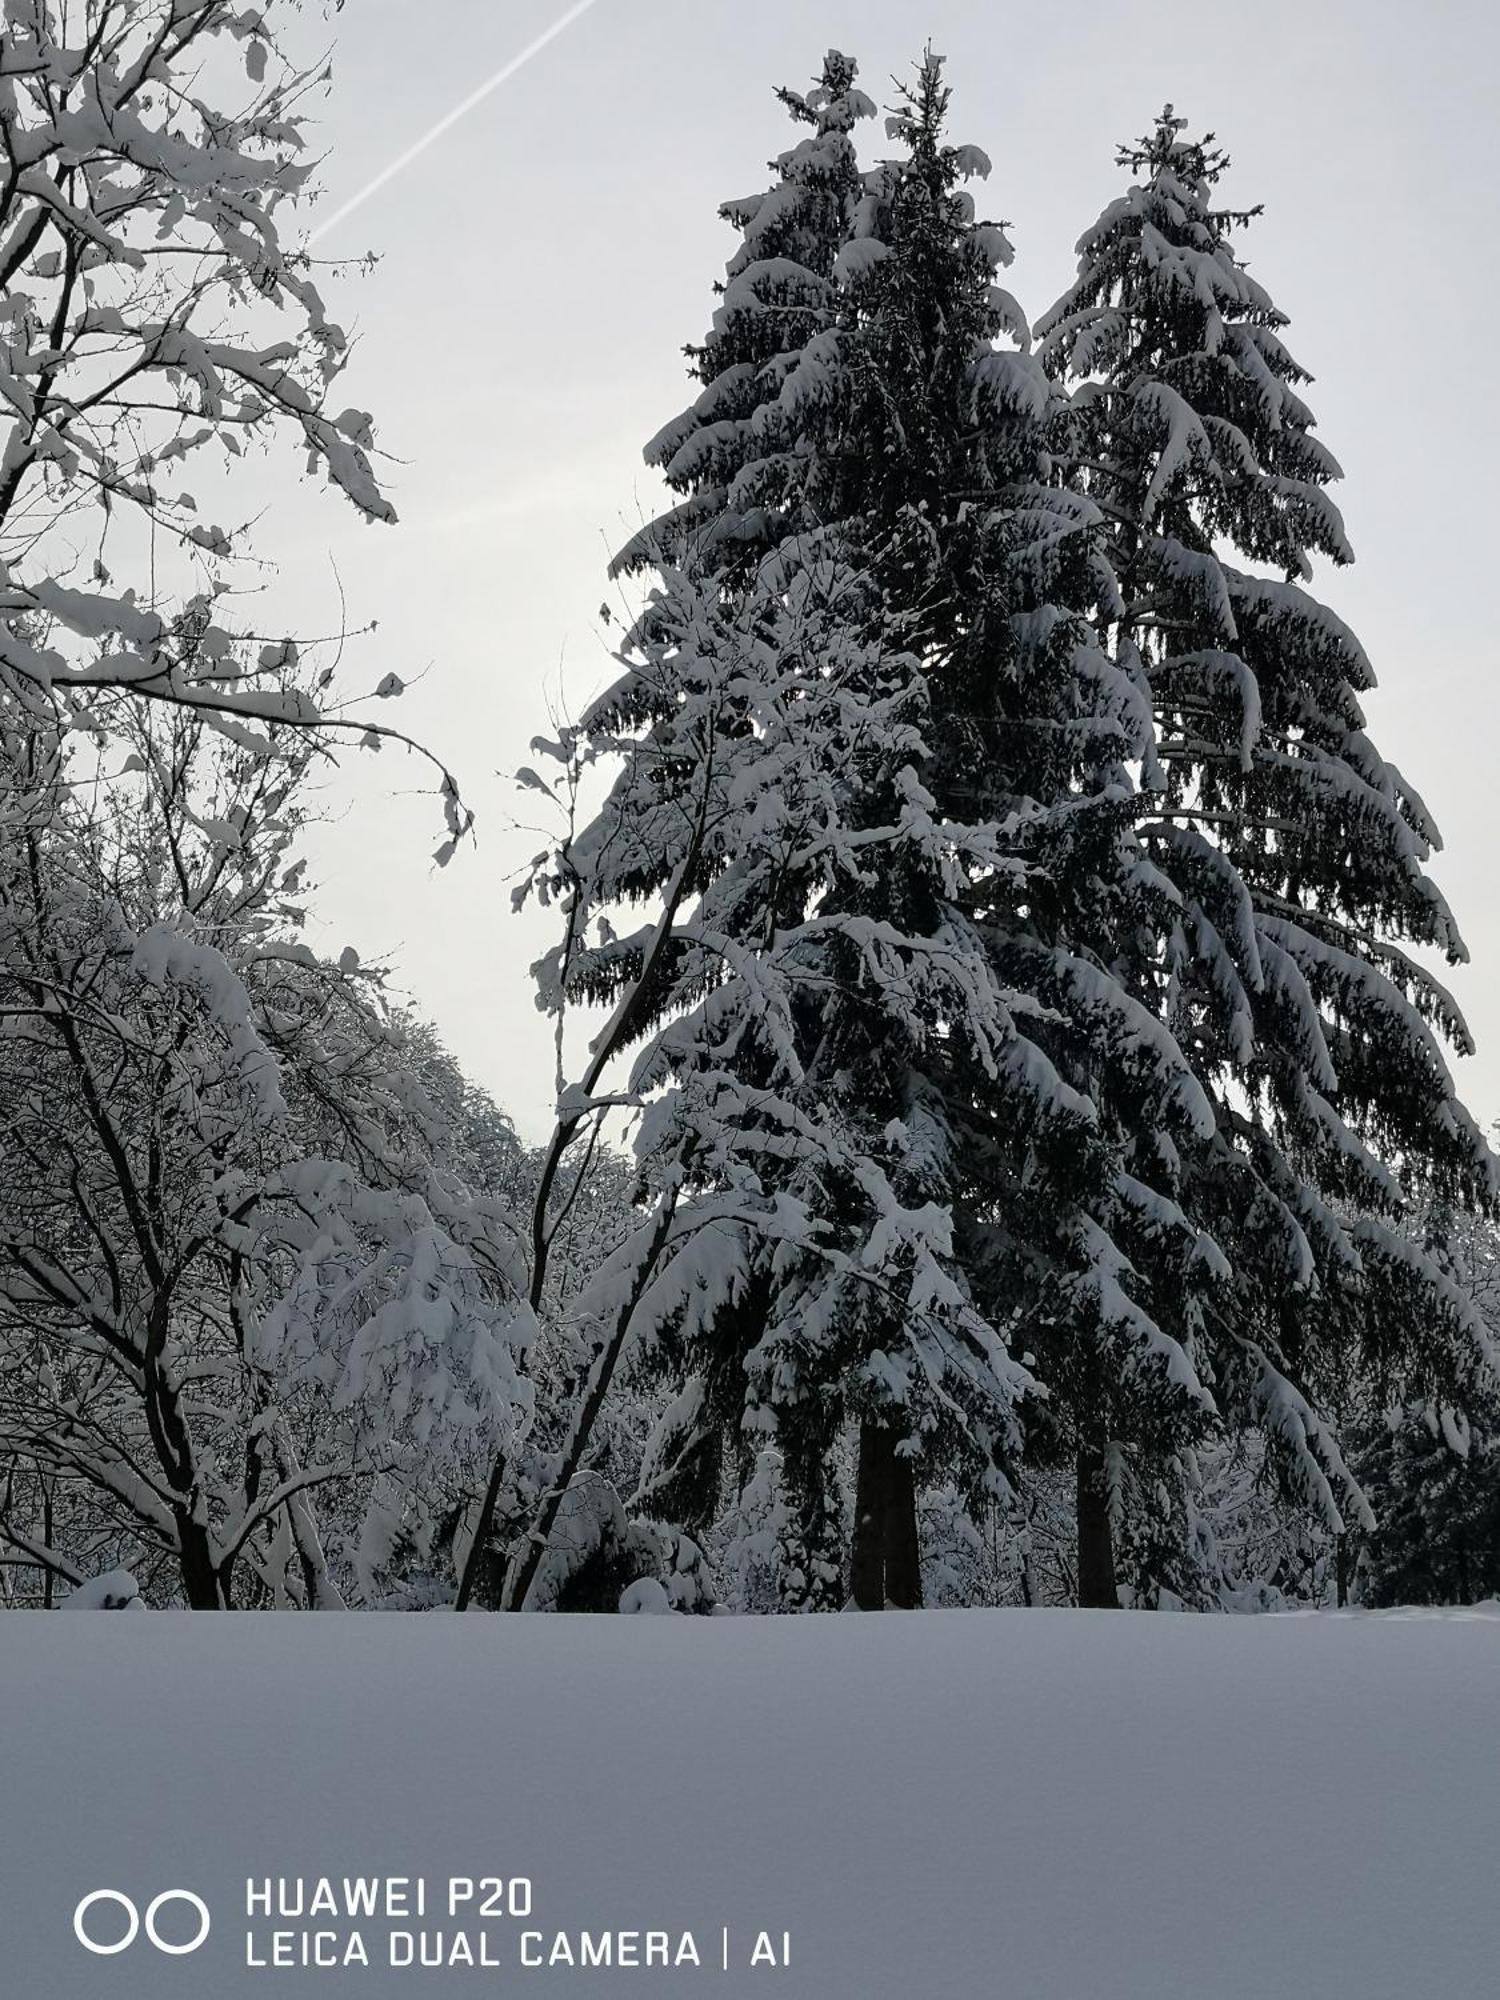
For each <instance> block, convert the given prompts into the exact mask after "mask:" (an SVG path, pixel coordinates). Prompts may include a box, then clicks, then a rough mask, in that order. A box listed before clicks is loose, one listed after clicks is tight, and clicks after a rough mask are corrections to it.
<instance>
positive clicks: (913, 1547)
mask: <svg viewBox="0 0 1500 2000" xmlns="http://www.w3.org/2000/svg"><path fill="white" fill-rule="evenodd" d="M885 1594H886V1600H887V1602H888V1603H890V1604H893V1605H895V1606H896V1608H897V1609H898V1610H899V1611H916V1610H918V1609H919V1608H920V1607H921V1603H922V1558H921V1553H920V1550H919V1548H918V1544H917V1485H916V1480H915V1479H914V1478H913V1477H912V1469H911V1460H910V1459H909V1458H904V1457H903V1456H902V1455H901V1453H899V1452H896V1451H893V1452H892V1454H891V1465H890V1479H889V1483H888V1485H887V1487H886V1503H885Z"/></svg>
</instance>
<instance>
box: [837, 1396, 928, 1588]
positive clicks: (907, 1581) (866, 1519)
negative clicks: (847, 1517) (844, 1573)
mask: <svg viewBox="0 0 1500 2000" xmlns="http://www.w3.org/2000/svg"><path fill="white" fill-rule="evenodd" d="M897 1442H898V1440H897V1437H896V1433H895V1432H894V1431H890V1430H887V1429H886V1428H885V1426H884V1425H883V1424H861V1425H860V1427H859V1473H858V1478H857V1481H856V1484H855V1489H854V1546H853V1549H852V1551H851V1555H850V1563H849V1591H850V1595H851V1596H852V1597H853V1599H854V1603H855V1606H856V1608H857V1609H858V1610H860V1611H883V1610H884V1609H885V1607H886V1605H887V1604H890V1605H894V1606H895V1607H896V1608H897V1609H898V1610H901V1611H915V1610H916V1609H917V1608H918V1606H919V1605H920V1604H921V1602H922V1563H921V1556H920V1553H919V1549H918V1543H917V1488H916V1481H915V1480H914V1478H913V1477H912V1469H911V1460H910V1459H909V1458H904V1457H903V1456H902V1455H901V1453H899V1452H898V1451H897V1449H896V1445H897Z"/></svg>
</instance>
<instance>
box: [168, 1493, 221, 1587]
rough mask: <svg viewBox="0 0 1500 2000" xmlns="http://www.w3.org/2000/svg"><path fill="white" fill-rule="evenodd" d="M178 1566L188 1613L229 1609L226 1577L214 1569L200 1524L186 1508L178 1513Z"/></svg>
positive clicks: (205, 1536)
mask: <svg viewBox="0 0 1500 2000" xmlns="http://www.w3.org/2000/svg"><path fill="white" fill-rule="evenodd" d="M177 1535H178V1543H179V1548H178V1557H177V1567H178V1569H179V1571H180V1573H181V1576H182V1589H183V1595H184V1596H185V1597H186V1598H187V1601H188V1609H189V1610H190V1611H223V1610H225V1609H226V1608H227V1606H228V1601H229V1592H228V1584H227V1578H225V1577H224V1576H223V1575H221V1573H220V1571H218V1570H217V1569H215V1567H214V1559H213V1552H212V1550H211V1549H210V1547H209V1541H208V1535H207V1532H206V1531H205V1529H204V1527H203V1525H202V1523H201V1522H199V1521H195V1520H194V1519H193V1517H192V1515H191V1514H189V1513H188V1512H187V1511H186V1510H185V1509H180V1510H179V1511H178V1514H177Z"/></svg>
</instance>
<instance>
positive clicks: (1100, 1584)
mask: <svg viewBox="0 0 1500 2000" xmlns="http://www.w3.org/2000/svg"><path fill="white" fill-rule="evenodd" d="M1078 1602H1079V1604H1080V1605H1081V1606H1083V1607H1084V1608H1085V1609H1088V1610H1092V1611H1117V1610H1118V1609H1119V1605H1120V1596H1119V1591H1118V1588H1117V1586H1116V1583H1115V1544H1114V1535H1113V1533H1112V1532H1111V1529H1110V1524H1109V1489H1108V1486H1107V1484H1106V1482H1105V1472H1104V1447H1103V1445H1102V1443H1095V1442H1093V1440H1091V1439H1090V1440H1085V1441H1081V1442H1080V1444H1079V1447H1078Z"/></svg>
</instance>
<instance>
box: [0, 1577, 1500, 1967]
mask: <svg viewBox="0 0 1500 2000" xmlns="http://www.w3.org/2000/svg"><path fill="white" fill-rule="evenodd" d="M0 1700H3V1744H4V1749H3V1753H0V1754H3V1771H0V1963H3V1972H4V1979H3V1987H4V1990H5V1991H6V1992H7V1993H15V1994H17V1995H25V1996H27V2000H75V1996H76V2000H89V1996H94V1995H99V1996H109V2000H148V1996H149V2000H172V1996H175V1995H179V1994H180V1995H184V1996H185V1995H193V1996H194V2000H234V1996H238V1995H241V1994H258V1995H261V1996H265V1995H267V1994H276V1993H285V1994H288V1995H297V1996H300V1995H303V1994H309V1995H312V1994H319V1993H328V1994H348V1995H363V1994H368V1995H380V1996H385V1995H390V1994H396V1993H402V1994H407V1993H411V1992H417V1993H423V1992H431V1993H434V1994H438V1995H448V1994H453V1995H458V1994H465V1993H497V1994H498V1993H509V1992H512V1991H516V1990H519V1991H522V1992H534V1993H537V1994H540V1995H555V1996H565V1995H575V1994H580V1995H581V1994H590V1995H604V1994H617V1993H618V1994H646V1993H649V1994H653V1995H654V1994H658V1993H661V1994H678V1993H681V1994H691V1993H699V1992H702V1993H704V1994H705V1995H707V1996H712V2000H719V1996H729V1995H740V1994H746V1995H753V1994H761V1995H765V1996H770V1995H773V1994H776V1993H780V1994H783V1995H787V1996H791V1995H796V1996H799V2000H800V1996H807V2000H813V1997H814V1996H816V2000H970V1996H973V1997H974V2000H979V1996H984V2000H1086V1996H1087V2000H1096V1997H1097V2000H1175V1997H1176V1996H1183V2000H1188V1997H1189V1996H1191V2000H1252V1996H1253V2000H1268V1996H1281V1995H1299V1996H1300V1995H1308V1994H1311V1995H1316V1996H1318V2000H1337V1996H1349V2000H1398V1996H1399V2000H1414V1996H1421V2000H1428V1996H1432V2000H1467V1996H1470V1995H1474V1996H1479V1995H1482V1994H1487V1993H1490V1992H1493V1991H1494V1990H1495V1985H1496V1980H1497V1978H1500V1973H1497V1969H1496V1965H1497V1962H1496V1955H1495V1945H1494V1927H1493V1919H1494V1910H1495V1907H1496V1902H1497V1888H1500V1714H1497V1710H1500V1616H1495V1615H1493V1614H1491V1613H1486V1612H1475V1613H1468V1614H1463V1613H1450V1614H1433V1615H1419V1614H1410V1615H1406V1614H1395V1615H1387V1616H1384V1617H1361V1616H1357V1615H1351V1616H1330V1615H1308V1616H1286V1617H1265V1618H1208V1617H1169V1616H1161V1615H1158V1616H1152V1615H1128V1614H1120V1615H1118V1616H1115V1615H1107V1614H1102V1613H1080V1612H998V1613H987V1612H968V1613H961V1612H955V1613H936V1612H934V1613H927V1614H918V1615H911V1614H907V1615H904V1616H903V1615H901V1614H890V1615H887V1616H883V1617H859V1616H847V1617H833V1618H807V1619H761V1620H749V1619H727V1618H726V1619H702V1620H694V1619H679V1618H596V1619H565V1618H514V1619H511V1618H493V1617H482V1616H473V1617H468V1618H456V1617H452V1616H447V1615H441V1614H431V1615H428V1616H422V1617H417V1616H412V1617H376V1616H373V1615H367V1616H362V1617H343V1616H320V1617H299V1616H293V1615H287V1616H279V1617H278V1616H274V1615H261V1616H241V1617H234V1616H219V1617H212V1616H203V1615H198V1616H192V1615H172V1614H159V1615H152V1614H147V1613H139V1612H127V1613H121V1614H115V1615H106V1614H103V1613H101V1614H98V1615H95V1616H92V1617H90V1618H88V1619H87V1620H80V1619H78V1618H53V1617H46V1616H41V1615H35V1614H32V1615H27V1614H9V1615H6V1616H4V1617H3V1618H0ZM346 1875H349V1876H354V1875H360V1876H381V1877H386V1876H406V1877H417V1876H420V1877H423V1878H425V1880H426V1882H427V1885H428V1888H427V1894H428V1898H429V1902H428V1912H427V1915H426V1917H425V1918H424V1919H421V1920H414V1919H399V1918H398V1919H393V1920H387V1919H386V1918H384V1917H380V1918H377V1919H375V1920H365V1919H358V1920H356V1921H355V1923H354V1924H353V1925H352V1926H351V1923H350V1921H349V1920H348V1919H347V1918H340V1919H337V1920H331V1919H328V1918H326V1917H323V1918H318V1919H315V1920H313V1921H312V1922H311V1923H309V1924H302V1923H299V1922H297V1921H296V1920H291V1921H282V1920H277V1919H268V1918H266V1917H264V1916H262V1915H259V1914H257V1915H255V1916H253V1917H248V1918H247V1915H246V1901H245V1898H246V1882H247V1879H252V1878H253V1879H254V1880H256V1881H257V1882H260V1881H263V1880H264V1878H266V1877H273V1878H274V1877H288V1878H292V1877H299V1876H300V1877H302V1878H304V1880H305V1881H306V1882H307V1884H308V1893H311V1890H312V1887H313V1884H314V1883H315V1881H316V1878H318V1877H319V1876H329V1877H333V1878H336V1880H337V1883H338V1887H339V1892H340V1894H342V1878H343V1877H344V1876H346ZM486 1876H494V1877H501V1878H513V1877H517V1876H525V1877H529V1878H530V1879H531V1881H532V1883H533V1885H534V1886H533V1892H532V1898H533V1901H532V1908H533V1914H532V1915H531V1916H530V1917H524V1918H523V1917H494V1918H490V1919H481V1918H480V1917H478V1916H477V1915H476V1914H475V1910H474V1909H473V1908H471V1909H469V1910H468V1911H467V1913H466V1915H465V1918H464V1920H463V1923H462V1924H461V1925H460V1926H455V1925H454V1924H453V1923H452V1922H451V1921H450V1920H449V1919H448V1917H447V1915H446V1910H445V1909H444V1908H442V1907H441V1905H442V1904H443V1903H444V1900H445V1898H446V1896H447V1893H448V1883H449V1879H450V1878H452V1877H472V1878H476V1879H477V1878H481V1877H486ZM97 1888H112V1889H117V1890H120V1891H122V1892H124V1893H125V1894H127V1895H128V1896H129V1897H130V1898H131V1899H132V1900H133V1901H134V1902H135V1903H136V1905H137V1906H138V1907H139V1908H141V1909H142V1910H144V1907H145V1905H146V1904H147V1903H148V1902H149V1901H150V1899H151V1898H152V1897H153V1896H154V1895H155V1894H156V1893H158V1892H159V1891H161V1890H165V1889H175V1888H187V1889H191V1890H193V1891H195V1892H196V1893H197V1894H199V1895H200V1896H201V1897H202V1898H203V1899H204V1901H205V1902H206V1903H207V1905H208V1906H209V1908H210V1909H211V1911H212V1914H213V1928H212V1931H211V1933H210V1935H209V1937H208V1940H207V1942H206V1943H205V1944H204V1946H203V1947H202V1949H201V1950H199V1951H198V1952H196V1953H195V1954H192V1955H189V1956H182V1957H171V1956H167V1955H164V1954H163V1953H161V1952H160V1951H158V1950H156V1949H154V1948H153V1947H152V1946H151V1945H150V1944H149V1943H148V1942H147V1940H146V1938H145V1936H144V1934H143V1935H142V1936H140V1937H138V1938H137V1939H136V1942H135V1943H134V1944H133V1945H132V1946H131V1947H130V1948H129V1949H128V1950H126V1951H124V1952H123V1953H121V1954H119V1955H116V1956H109V1957H106V1956H91V1955H90V1954H89V1953H87V1952H86V1951H84V1949H83V1948H82V1947H81V1946H80V1945H79V1944H78V1943H77V1942H76V1941H75V1939H74V1936H73V1930H72V1919H73V1912H74V1909H75V1906H76V1904H77V1903H78V1901H79V1899H80V1897H82V1896H83V1895H84V1894H86V1893H87V1892H88V1891H91V1890H94V1889H97ZM478 1893H479V1892H476V1904H477V1895H478ZM124 1923H125V1917H124V1914H123V1911H122V1910H121V1909H119V1908H113V1909H111V1908H107V1907H103V1906H96V1908H95V1910H94V1911H93V1912H92V1913H91V1915H90V1916H89V1917H88V1919H87V1920H86V1927H87V1926H92V1927H93V1935H94V1936H95V1938H96V1940H98V1941H102V1942H108V1941H111V1940H112V1939H113V1938H114V1937H117V1936H119V1935H120V1934H121V1931H122V1929H123V1926H124ZM157 1927H158V1930H159V1932H160V1934H161V1935H162V1936H164V1937H165V1938H166V1939H167V1941H168V1942H172V1941H181V1940H182V1939H183V1938H184V1937H186V1936H188V1935H191V1932H192V1929H193V1928H194V1923H193V1920H192V1918H191V1915H190V1913H188V1912H187V1911H186V1909H185V1906H183V1905H182V1904H180V1903H179V1904H175V1905H168V1906H165V1907H164V1908H163V1910H162V1912H161V1913H160V1916H159V1919H158V1926H157ZM351 1927H352V1928H354V1929H356V1930H358V1931H360V1932H361V1934H362V1941H363V1943H364V1947H365V1949H366V1951H367V1953H368V1955H369V1957H370V1959H371V1961H372V1963H371V1966H370V1968H369V1969H368V1970H361V1969H359V1968H358V1967H356V1968H354V1969H351V1970H347V1971H323V1972H317V1971H312V1970H301V1969H286V1970H281V1971H279V1972H277V1971H275V1970H274V1968H272V1967H251V1966H249V1965H248V1964H247V1963H246V1959H247V1934H248V1937H249V1939H250V1948H251V1951H252V1953H253V1954H254V1955H257V1956H260V1957H269V1956H271V1955H272V1951H273V1947H272V1944H271V1933H272V1932H273V1931H275V1930H278V1929H281V1930H287V1931H290V1932H292V1933H298V1932H300V1931H301V1930H303V1929H305V1928H311V1929H319V1928H322V1929H328V1928H332V1929H333V1930H334V1931H335V1933H336V1935H337V1936H338V1937H339V1938H340V1940H341V1944H340V1946H339V1947H338V1948H339V1949H345V1948H347V1938H348V1934H349V1931H350V1929H351ZM455 1928H463V1929H464V1930H465V1931H466V1935H467V1938H468V1940H469V1943H470V1948H471V1949H472V1950H473V1951H474V1953H475V1955H476V1956H479V1955H481V1954H482V1952H483V1951H484V1950H485V1948H486V1942H487V1948H488V1952H489V1954H490V1955H491V1956H493V1957H495V1958H497V1959H498V1960H499V1965H498V1967H495V1968H491V1969H475V1970H472V1971H471V1970H468V1969H466V1968H464V1967H462V1966H459V1967H456V1968H450V1969H447V1970H444V1971H438V1970H428V1971H426V1972H425V1973H419V1972H417V1971H411V1970H405V1969H398V1970H392V1969H391V1967H390V1964H389V1947H390V1938H391V1934H392V1932H393V1931H395V1932H405V1931H411V1932H417V1931H424V1930H425V1931H426V1932H427V1933H428V1938H429V1947H430V1946H431V1939H432V1936H433V1934H435V1933H438V1932H442V1933H444V1935H445V1940H446V1942H445V1944H444V1946H443V1949H444V1950H445V1951H447V1950H450V1949H451V1948H452V1937H453V1933H454V1931H455ZM726 1929H727V1931H728V1937H729V1952H730V1960H731V1969H730V1972H729V1973H728V1974H727V1975H726V1973H725V1972H724V1971H723V1969H722V1967H721V1959H722V1955H723V1949H724V1943H723V1940H724V1932H725V1930H726ZM647 1930H661V1931H665V1932H667V1933H669V1934H670V1938H671V1950H672V1952H673V1953H674V1954H676V1953H677V1952H678V1951H680V1950H681V1933H682V1932H684V1931H689V1932H691V1933H692V1936H693V1940H694V1944H695V1946H696V1949H697V1951H698V1953H699V1955H700V1957H701V1959H702V1965H701V1967H700V1968H699V1969H696V1970H695V1969H693V1968H692V1967H691V1966H690V1965H689V1966H686V1967H683V1968H681V1969H678V1970H676V1971H663V1970H660V1969H659V1968H654V1967H653V1968H651V1969H645V1968H641V1969H632V1968H630V1967H625V1968H623V1969H622V1968H621V1967H619V1966H618V1965H616V1966H614V1967H613V1968H612V1969H610V1970H608V1971H605V1970H573V1971H569V1970H567V1969H566V1968H565V1967H564V1966H554V1967H551V1968H548V1967H546V1966H543V1967H541V1968H534V1969H527V1967H526V1966H525V1964H524V1963H523V1960H524V1959H525V1958H527V1957H534V1956H536V1955H537V1954H538V1953H539V1952H540V1953H541V1954H543V1955H547V1954H550V1953H552V1952H553V1951H554V1950H555V1949H556V1947H555V1945H554V1938H555V1936H556V1934H557V1933H559V1932H562V1933H564V1934H565V1936H566V1937H567V1939H568V1940H569V1943H568V1945H567V1949H568V1950H572V1951H574V1952H575V1953H578V1954H581V1952H582V1949H583V1946H582V1939H581V1937H580V1933H583V1932H589V1933H592V1934H593V1935H594V1936H595V1937H596V1938H597V1936H598V1934H599V1933H600V1932H603V1931H610V1932H614V1933H619V1932H626V1933H630V1932H645V1931H647ZM761 1931H766V1932H768V1933H770V1934H771V1937H770V1945H771V1948H772V1949H774V1950H775V1951H776V1952H777V1953H779V1952H780V1951H781V1949H782V1934H783V1933H789V1934H790V1959H791V1962H790V1966H789V1967H785V1968H777V1969H771V1968H768V1967H764V1966H763V1967H761V1968H760V1969H757V1970H754V1971H751V1970H750V1969H749V1966H748V1960H749V1957H750V1955H751V1953H752V1951H753V1948H754V1945H755V1942H756V1937H757V1934H758V1933H759V1932H761ZM523 1933H527V1934H535V1933H540V1934H541V1940H542V1941H541V1943H540V1944H538V1943H537V1942H536V1941H535V1937H534V1936H532V1937H531V1938H530V1939H529V1941H528V1940H525V1939H523ZM300 1948H301V1947H300V1944H297V1945H294V1946H293V1947H291V1949H292V1950H293V1954H294V1956H295V1955H296V1954H297V1953H298V1952H299V1951H300ZM415 1948H416V1947H415V1946H414V1947H413V1949H415ZM404 1949H405V1947H404V1945H398V1947H397V1950H398V1955H400V1954H401V1953H402V1952H404ZM612 1949H613V1950H614V1951H615V1952H616V1954H618V1952H619V1950H620V1947H619V1944H618V1942H617V1941H615V1940H612ZM624 1949H625V1952H626V1954H627V1955H628V1954H629V1951H630V1946H629V1944H628V1943H627V1944H626V1946H625V1947H624ZM636 1950H637V1951H638V1952H639V1953H641V1954H642V1955H644V1953H645V1950H646V1946H645V1943H644V1941H643V1940H642V1941H640V1942H638V1944H637V1946H636Z"/></svg>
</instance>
